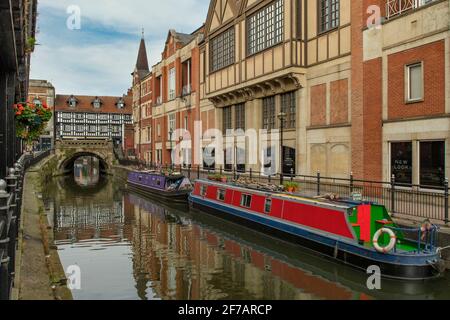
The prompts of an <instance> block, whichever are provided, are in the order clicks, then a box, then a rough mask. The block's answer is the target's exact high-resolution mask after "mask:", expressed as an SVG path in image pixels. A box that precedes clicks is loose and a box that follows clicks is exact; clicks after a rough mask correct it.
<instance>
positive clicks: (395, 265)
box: [189, 194, 440, 280]
mask: <svg viewBox="0 0 450 320" xmlns="http://www.w3.org/2000/svg"><path fill="white" fill-rule="evenodd" d="M189 202H190V205H191V206H192V207H194V208H196V209H199V210H201V211H203V212H206V213H208V214H211V215H214V216H217V217H219V218H222V219H226V220H229V221H233V222H235V223H239V224H241V225H244V226H246V227H249V228H251V229H252V230H257V231H259V232H262V233H265V234H268V235H271V236H274V237H277V238H280V239H282V240H287V241H289V242H293V243H295V244H299V245H301V246H302V247H304V248H307V249H308V250H312V251H314V252H317V253H320V254H321V255H323V256H325V257H328V258H330V259H334V260H337V261H340V262H343V263H344V264H347V265H349V266H352V267H354V268H357V269H360V270H361V271H364V272H367V270H368V268H369V267H371V266H378V267H379V268H380V270H381V275H382V277H385V278H392V279H402V280H403V279H405V280H423V279H430V278H434V277H437V276H439V274H440V273H439V271H438V268H437V267H436V265H433V264H432V263H430V262H431V261H439V258H438V256H437V255H436V254H430V255H420V256H409V257H399V256H396V255H391V254H388V255H386V254H381V253H378V252H376V251H374V250H370V249H366V248H364V247H362V246H359V245H358V244H351V243H346V242H341V241H340V240H336V239H333V238H331V237H328V236H327V235H322V234H320V233H314V232H312V231H311V230H308V229H306V228H302V227H301V226H295V227H293V226H292V225H290V224H287V223H283V222H282V221H274V220H272V219H270V218H265V217H261V216H258V215H255V214H250V213H245V212H242V211H240V210H238V209H236V208H233V207H230V206H222V205H219V204H217V203H213V202H210V201H208V200H207V199H206V200H205V199H203V198H201V197H197V196H193V195H192V194H191V196H190V197H189ZM372 274H373V273H372Z"/></svg>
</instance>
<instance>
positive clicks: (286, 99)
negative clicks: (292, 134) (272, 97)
mask: <svg viewBox="0 0 450 320" xmlns="http://www.w3.org/2000/svg"><path fill="white" fill-rule="evenodd" d="M296 109H297V108H296V101H295V92H289V93H285V94H282V95H281V112H283V113H285V114H286V119H285V121H284V128H286V129H294V128H295V117H296V111H297V110H296Z"/></svg>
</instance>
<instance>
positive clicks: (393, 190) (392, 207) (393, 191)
mask: <svg viewBox="0 0 450 320" xmlns="http://www.w3.org/2000/svg"><path fill="white" fill-rule="evenodd" d="M391 212H392V214H394V213H395V174H393V175H392V177H391Z"/></svg>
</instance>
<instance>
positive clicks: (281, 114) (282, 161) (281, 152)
mask: <svg viewBox="0 0 450 320" xmlns="http://www.w3.org/2000/svg"><path fill="white" fill-rule="evenodd" d="M278 119H279V120H280V155H281V157H280V160H281V169H280V171H281V174H280V185H283V182H284V179H283V173H284V172H283V166H284V152H283V129H284V121H285V120H286V113H284V112H280V113H279V114H278Z"/></svg>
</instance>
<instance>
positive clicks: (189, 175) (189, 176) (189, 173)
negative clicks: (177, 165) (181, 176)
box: [188, 165, 191, 180]
mask: <svg viewBox="0 0 450 320" xmlns="http://www.w3.org/2000/svg"><path fill="white" fill-rule="evenodd" d="M188 179H189V180H191V165H188Z"/></svg>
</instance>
